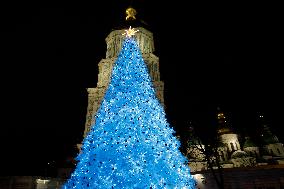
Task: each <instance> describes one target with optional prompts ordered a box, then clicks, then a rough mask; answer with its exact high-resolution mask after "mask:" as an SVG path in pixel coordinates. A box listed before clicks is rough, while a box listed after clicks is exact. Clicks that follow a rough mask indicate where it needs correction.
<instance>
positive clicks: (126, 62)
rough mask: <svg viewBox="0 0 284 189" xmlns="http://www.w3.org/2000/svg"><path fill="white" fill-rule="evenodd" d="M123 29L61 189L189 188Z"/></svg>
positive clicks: (160, 108)
mask: <svg viewBox="0 0 284 189" xmlns="http://www.w3.org/2000/svg"><path fill="white" fill-rule="evenodd" d="M135 32H136V31H135V30H134V29H131V28H130V29H129V30H126V33H125V34H126V37H125V41H124V43H123V47H122V50H121V52H120V54H119V56H118V58H117V60H116V62H115V64H114V66H113V70H112V76H111V80H110V83H109V86H108V89H107V91H106V94H105V97H104V99H103V101H102V103H101V106H100V108H99V110H98V112H97V115H96V122H95V124H94V125H92V128H91V130H90V132H89V133H88V135H87V136H86V137H85V139H84V141H83V145H82V150H81V153H80V154H79V155H78V157H77V160H78V163H77V166H76V168H75V170H74V172H73V173H72V175H71V178H70V179H69V180H68V181H67V182H66V183H65V185H64V186H63V188H64V189H71V188H76V189H87V188H91V189H100V188H118V189H121V188H128V189H131V188H141V189H146V188H152V189H154V188H177V189H181V188H194V184H195V181H194V180H193V178H192V176H191V175H190V169H189V167H188V165H187V160H186V158H185V157H184V156H183V155H182V154H181V152H180V151H179V146H180V143H179V141H178V140H177V139H176V138H175V136H174V135H173V134H174V130H173V128H172V127H171V126H170V125H169V124H168V122H167V120H166V117H165V112H164V109H163V106H162V105H161V104H160V102H159V100H158V99H157V97H156V93H155V90H154V87H153V84H152V81H151V78H150V76H149V74H148V70H147V66H146V65H145V63H144V61H143V58H142V55H141V52H140V49H139V47H138V45H137V43H136V41H135V39H134V38H133V37H132V36H133V35H134V34H135Z"/></svg>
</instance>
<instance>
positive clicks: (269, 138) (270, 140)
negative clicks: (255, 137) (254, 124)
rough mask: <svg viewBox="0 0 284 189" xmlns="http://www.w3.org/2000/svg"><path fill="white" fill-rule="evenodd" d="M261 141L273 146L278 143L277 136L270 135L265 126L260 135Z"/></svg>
mask: <svg viewBox="0 0 284 189" xmlns="http://www.w3.org/2000/svg"><path fill="white" fill-rule="evenodd" d="M261 139H262V142H263V143H264V144H275V143H279V140H278V138H277V136H275V135H274V134H272V132H271V131H270V129H269V127H268V126H267V125H264V126H263V131H262V134H261Z"/></svg>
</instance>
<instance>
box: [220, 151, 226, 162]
mask: <svg viewBox="0 0 284 189" xmlns="http://www.w3.org/2000/svg"><path fill="white" fill-rule="evenodd" d="M221 156H222V158H223V161H225V160H226V159H225V154H224V152H223V151H221Z"/></svg>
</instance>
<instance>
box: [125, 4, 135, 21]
mask: <svg viewBox="0 0 284 189" xmlns="http://www.w3.org/2000/svg"><path fill="white" fill-rule="evenodd" d="M125 13H126V17H125V20H136V17H135V15H136V14H137V11H136V10H135V9H134V8H132V7H129V8H127V9H126V11H125Z"/></svg>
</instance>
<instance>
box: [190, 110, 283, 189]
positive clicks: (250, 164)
mask: <svg viewBox="0 0 284 189" xmlns="http://www.w3.org/2000/svg"><path fill="white" fill-rule="evenodd" d="M260 118H262V119H263V115H261V116H260ZM217 120H218V128H217V134H218V139H219V141H220V145H219V147H218V153H219V157H218V158H219V159H218V160H219V162H220V164H221V167H222V168H223V172H224V186H225V188H227V187H228V188H232V189H233V188H236V189H237V188H261V189H266V188H271V187H272V188H281V187H283V188H284V176H283V173H284V147H283V144H282V143H281V142H280V141H279V140H278V138H277V136H275V135H273V134H272V132H271V131H270V129H269V127H268V126H267V125H266V124H264V123H263V124H262V125H261V128H260V130H261V136H260V138H261V141H262V143H261V144H258V145H256V144H255V143H254V142H253V141H252V139H251V138H250V137H248V136H247V137H245V142H244V143H243V144H240V142H239V140H238V138H239V136H238V135H237V134H236V133H234V131H233V129H232V128H231V126H230V124H229V123H228V121H227V119H226V116H225V114H224V113H223V112H221V111H219V112H218V113H217ZM200 147H201V148H204V145H200V146H199V148H200ZM187 156H188V157H189V159H190V162H189V166H190V167H191V171H192V172H193V175H194V176H195V178H196V180H197V182H198V188H200V189H207V188H208V189H209V188H210V189H212V188H217V186H216V183H215V178H213V177H212V173H211V171H210V169H209V167H208V164H207V161H205V158H204V154H203V152H202V150H198V148H196V147H194V146H189V147H188V154H187ZM214 169H218V168H217V167H214ZM264 170H265V171H264ZM227 174H230V175H234V176H232V177H231V176H228V175H227ZM259 178H262V179H259Z"/></svg>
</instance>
